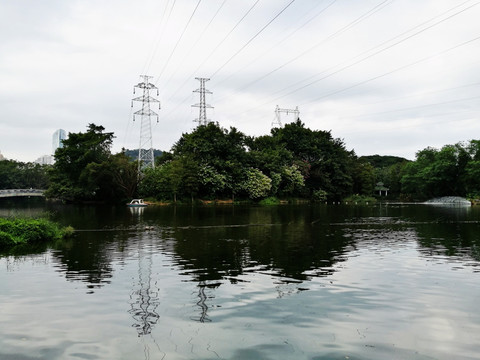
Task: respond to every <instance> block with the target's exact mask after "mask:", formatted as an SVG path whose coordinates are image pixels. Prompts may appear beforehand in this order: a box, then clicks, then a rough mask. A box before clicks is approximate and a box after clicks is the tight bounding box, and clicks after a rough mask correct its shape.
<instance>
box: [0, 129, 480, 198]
mask: <svg viewBox="0 0 480 360" xmlns="http://www.w3.org/2000/svg"><path fill="white" fill-rule="evenodd" d="M104 130H105V129H104V128H103V127H102V126H97V125H95V124H89V125H88V128H87V131H86V132H84V133H82V132H80V133H70V134H69V137H68V139H66V140H64V141H63V147H62V148H59V149H57V151H56V153H55V163H54V165H52V166H41V165H36V164H31V163H27V164H24V163H19V162H14V161H2V162H0V188H29V187H35V188H45V189H47V191H46V195H47V196H48V197H52V198H58V199H62V200H64V201H69V202H90V201H91V202H112V203H114V202H124V201H126V200H128V199H131V198H133V197H144V198H152V199H156V200H159V201H170V202H177V201H184V202H193V201H195V200H196V199H204V200H208V199H232V200H247V199H248V200H253V201H258V200H261V199H265V198H281V199H288V198H303V199H308V200H311V201H318V202H323V201H341V200H343V199H345V198H347V197H349V196H351V195H353V194H357V195H360V196H372V195H375V187H376V185H377V183H379V182H382V183H383V184H384V186H386V187H388V188H389V195H388V197H389V198H393V199H401V200H423V199H427V198H431V197H436V196H446V195H458V196H468V197H471V198H478V197H479V195H480V180H479V179H480V140H471V141H469V142H466V143H458V144H455V145H445V146H444V147H442V148H441V149H434V148H430V147H429V148H426V149H424V150H421V151H419V152H418V153H417V154H416V158H415V160H414V161H408V160H406V159H403V158H399V157H393V156H379V155H372V156H364V157H357V156H356V154H355V152H354V151H349V150H347V149H346V146H345V144H344V142H343V141H342V140H341V139H338V138H334V137H332V135H331V132H330V131H322V130H311V129H309V128H307V127H305V125H304V124H303V123H302V122H301V121H300V120H297V121H295V122H293V123H290V124H286V125H285V126H284V127H282V128H274V129H272V130H271V133H270V134H268V135H263V136H258V137H252V136H247V135H245V134H243V133H242V132H240V131H238V130H237V129H236V128H233V127H232V128H230V129H224V128H222V127H220V126H219V125H218V124H215V123H209V124H207V125H201V126H198V127H197V128H196V129H194V130H193V131H192V132H190V133H184V134H182V136H181V137H180V139H179V140H178V141H177V142H175V144H174V145H173V146H172V148H171V150H170V151H169V152H162V153H161V155H160V156H158V157H156V159H155V165H156V166H155V167H154V168H147V169H146V170H145V171H143V172H142V174H139V173H138V164H137V162H136V161H135V160H133V159H132V158H131V156H130V153H128V154H127V153H126V152H125V151H122V152H120V153H117V154H112V152H111V145H112V143H113V139H114V134H113V133H111V132H105V131H104Z"/></svg>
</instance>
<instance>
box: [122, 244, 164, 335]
mask: <svg viewBox="0 0 480 360" xmlns="http://www.w3.org/2000/svg"><path fill="white" fill-rule="evenodd" d="M159 305H160V299H159V288H158V284H157V280H154V281H152V244H149V246H148V248H146V247H145V246H144V242H143V241H139V242H138V283H135V284H134V287H133V292H132V293H131V295H130V307H131V309H130V310H129V313H130V314H131V315H132V318H133V319H134V320H135V322H134V323H133V324H132V326H133V327H135V328H136V329H137V334H138V336H142V335H148V334H150V333H151V332H152V328H153V327H154V326H155V324H156V323H157V321H158V319H159V318H160V315H159V314H158V313H157V311H156V310H157V307H158V306H159Z"/></svg>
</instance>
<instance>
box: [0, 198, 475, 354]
mask: <svg viewBox="0 0 480 360" xmlns="http://www.w3.org/2000/svg"><path fill="white" fill-rule="evenodd" d="M45 210H48V211H49V212H51V213H52V214H53V217H54V218H55V219H57V220H58V221H60V222H61V223H63V224H65V225H72V226H74V227H75V229H77V230H78V231H77V232H76V234H75V237H74V238H73V239H69V240H67V241H65V242H59V243H54V244H48V245H47V246H41V247H39V248H24V249H15V251H11V252H10V253H3V254H1V255H0V359H2V360H11V359H15V360H17V359H19V360H20V359H21V360H29V359H32V360H33V359H48V360H54V359H129V360H130V359H168V360H170V359H272V360H273V359H312V360H313V359H315V360H319V359H365V360H367V359H382V360H383V359H449V360H450V359H478V358H479V355H478V354H479V353H480V311H478V309H479V301H480V208H478V207H472V208H452V207H440V206H426V205H394V204H390V205H388V206H386V205H376V206H371V207H356V206H340V205H337V206H325V205H321V206H274V207H237V206H235V207H230V206H228V207H196V208H191V207H149V208H146V209H140V210H138V209H137V210H136V211H131V209H128V208H123V207H119V208H113V207H77V206H60V205H52V204H46V203H44V202H42V201H39V200H23V201H18V200H16V201H6V200H2V202H0V216H7V215H11V214H37V213H41V212H43V211H45Z"/></svg>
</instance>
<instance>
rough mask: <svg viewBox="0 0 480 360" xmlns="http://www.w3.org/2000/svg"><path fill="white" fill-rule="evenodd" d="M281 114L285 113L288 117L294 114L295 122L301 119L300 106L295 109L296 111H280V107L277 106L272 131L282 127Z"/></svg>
mask: <svg viewBox="0 0 480 360" xmlns="http://www.w3.org/2000/svg"><path fill="white" fill-rule="evenodd" d="M280 113H285V114H287V115H289V114H293V116H294V118H295V121H296V120H298V118H299V117H300V110H298V106H296V107H295V109H293V110H292V109H280V107H279V106H278V105H277V107H276V108H275V117H274V119H273V121H272V129H273V128H274V127H282V121H281V119H280Z"/></svg>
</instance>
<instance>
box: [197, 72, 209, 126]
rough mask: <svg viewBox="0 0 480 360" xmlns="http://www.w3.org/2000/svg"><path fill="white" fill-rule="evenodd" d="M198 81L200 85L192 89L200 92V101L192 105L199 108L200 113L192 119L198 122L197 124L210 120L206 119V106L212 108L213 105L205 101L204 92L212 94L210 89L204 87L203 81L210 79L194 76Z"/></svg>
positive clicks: (203, 123) (205, 123)
mask: <svg viewBox="0 0 480 360" xmlns="http://www.w3.org/2000/svg"><path fill="white" fill-rule="evenodd" d="M195 79H197V80H198V81H200V87H199V88H198V89H197V90H194V91H193V92H197V93H200V103H198V104H195V105H192V107H198V108H200V113H199V115H198V118H196V119H195V120H193V121H196V122H198V125H199V126H200V125H207V123H208V122H209V121H210V120H209V119H207V108H208V109H213V106H210V105H209V104H207V103H206V102H205V94H213V93H212V92H211V91H209V90H206V89H205V83H206V82H207V81H208V80H210V79H207V78H195Z"/></svg>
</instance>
